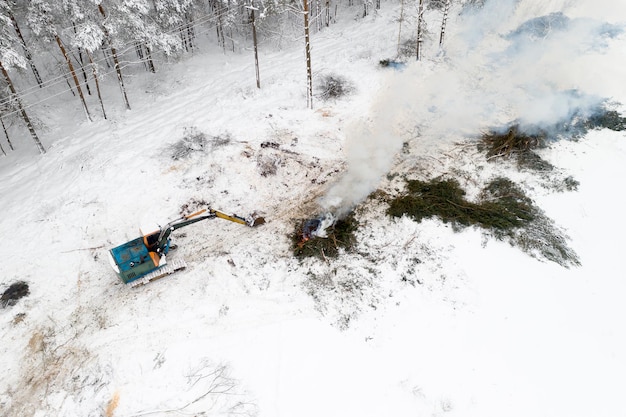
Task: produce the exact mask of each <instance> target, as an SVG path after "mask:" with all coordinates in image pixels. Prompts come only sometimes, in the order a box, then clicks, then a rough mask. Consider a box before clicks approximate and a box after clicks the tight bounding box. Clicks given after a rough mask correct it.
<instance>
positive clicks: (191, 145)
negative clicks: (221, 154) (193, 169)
mask: <svg viewBox="0 0 626 417" xmlns="http://www.w3.org/2000/svg"><path fill="white" fill-rule="evenodd" d="M231 141H232V138H231V137H230V134H228V133H226V134H224V135H219V136H210V137H207V135H206V134H205V133H204V132H201V131H199V130H198V129H197V128H196V127H194V126H192V127H186V128H185V130H184V134H183V137H182V139H180V140H179V141H178V142H176V143H174V144H172V145H171V146H170V151H171V155H172V159H173V160H175V161H177V160H179V159H184V158H187V157H189V156H190V155H191V154H192V153H194V152H205V151H206V150H207V149H209V148H211V149H214V148H217V147H220V146H225V145H228V144H229V143H230V142H231Z"/></svg>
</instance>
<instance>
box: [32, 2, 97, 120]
mask: <svg viewBox="0 0 626 417" xmlns="http://www.w3.org/2000/svg"><path fill="white" fill-rule="evenodd" d="M53 5H54V7H53ZM61 5H62V4H59V3H58V2H57V3H52V4H50V3H47V2H46V1H45V0H31V1H30V4H29V6H28V23H29V26H30V28H31V29H32V31H33V33H35V35H38V36H41V37H42V38H43V39H44V41H46V42H52V41H54V42H55V43H56V44H57V46H58V47H59V49H60V51H61V54H62V55H63V58H64V59H65V62H66V63H67V67H68V69H69V72H70V75H71V77H72V79H73V80H74V85H75V87H76V91H77V92H78V96H79V97H80V100H81V103H82V104H83V109H84V110H85V114H86V116H87V119H88V120H89V121H91V114H90V113H89V107H88V106H87V101H86V100H85V95H84V94H83V90H82V88H81V87H80V81H79V80H78V76H77V75H76V71H75V70H74V65H73V64H72V59H71V56H70V54H69V52H68V50H67V48H66V46H65V44H64V43H63V41H62V40H61V37H60V35H59V33H58V31H57V28H56V25H55V22H57V21H60V20H61V19H60V18H59V16H60V13H59V11H61V10H59V7H60V6H61ZM55 12H56V13H55Z"/></svg>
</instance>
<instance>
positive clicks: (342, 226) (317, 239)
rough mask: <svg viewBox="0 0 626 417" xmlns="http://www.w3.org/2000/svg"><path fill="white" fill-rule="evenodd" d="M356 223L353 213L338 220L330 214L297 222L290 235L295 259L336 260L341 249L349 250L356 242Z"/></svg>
mask: <svg viewBox="0 0 626 417" xmlns="http://www.w3.org/2000/svg"><path fill="white" fill-rule="evenodd" d="M357 227H358V222H357V220H356V219H355V218H354V213H350V214H348V215H347V216H345V217H343V218H341V219H338V218H336V217H335V216H334V215H333V214H331V213H325V214H323V215H320V216H318V217H316V218H312V219H306V220H303V221H300V222H298V224H296V228H295V230H294V232H293V234H292V235H291V241H292V248H293V252H294V255H295V256H296V257H297V258H307V257H311V256H314V257H318V258H320V259H326V258H336V257H337V256H338V255H339V252H340V250H341V249H343V250H349V249H350V248H352V247H353V246H354V244H355V242H356V238H355V236H354V232H355V231H356V229H357Z"/></svg>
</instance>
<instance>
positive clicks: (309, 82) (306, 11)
mask: <svg viewBox="0 0 626 417" xmlns="http://www.w3.org/2000/svg"><path fill="white" fill-rule="evenodd" d="M304 53H305V55H306V75H307V90H306V99H307V107H309V108H311V109H312V108H313V71H312V70H311V43H310V36H309V0H304Z"/></svg>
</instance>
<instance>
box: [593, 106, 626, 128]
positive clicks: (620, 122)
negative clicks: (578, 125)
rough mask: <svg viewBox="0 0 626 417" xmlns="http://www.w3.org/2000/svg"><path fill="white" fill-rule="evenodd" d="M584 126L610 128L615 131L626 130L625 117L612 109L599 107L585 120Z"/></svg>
mask: <svg viewBox="0 0 626 417" xmlns="http://www.w3.org/2000/svg"><path fill="white" fill-rule="evenodd" d="M583 124H584V126H585V127H586V128H588V129H602V128H606V129H611V130H615V131H618V132H619V131H622V130H626V118H625V117H622V116H621V115H620V114H619V113H618V112H616V111H614V110H606V109H601V110H598V111H597V112H595V113H594V114H593V115H592V116H590V117H589V118H588V119H587V120H585V121H584V123H583Z"/></svg>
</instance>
